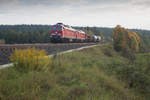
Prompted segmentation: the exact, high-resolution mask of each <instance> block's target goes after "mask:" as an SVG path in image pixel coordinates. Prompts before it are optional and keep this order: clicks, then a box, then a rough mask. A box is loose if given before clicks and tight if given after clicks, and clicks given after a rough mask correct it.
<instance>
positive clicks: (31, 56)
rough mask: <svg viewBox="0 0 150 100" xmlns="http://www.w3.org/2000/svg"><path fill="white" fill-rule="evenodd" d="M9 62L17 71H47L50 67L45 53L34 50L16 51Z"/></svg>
mask: <svg viewBox="0 0 150 100" xmlns="http://www.w3.org/2000/svg"><path fill="white" fill-rule="evenodd" d="M10 60H11V61H12V62H13V63H14V66H15V67H16V68H17V69H18V70H19V71H32V70H37V71H39V70H48V69H49V65H50V59H49V57H48V56H46V52H45V51H44V50H36V49H35V48H28V49H25V50H18V49H16V50H15V51H14V53H13V54H12V55H11V56H10Z"/></svg>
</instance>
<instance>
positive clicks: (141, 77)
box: [0, 45, 150, 100]
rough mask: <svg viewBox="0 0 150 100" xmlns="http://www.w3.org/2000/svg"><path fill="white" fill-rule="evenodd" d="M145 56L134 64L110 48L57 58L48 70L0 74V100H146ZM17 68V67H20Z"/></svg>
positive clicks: (9, 71)
mask: <svg viewBox="0 0 150 100" xmlns="http://www.w3.org/2000/svg"><path fill="white" fill-rule="evenodd" d="M149 56H150V54H149V53H138V54H136V55H135V57H136V59H135V61H134V62H132V63H131V61H130V60H129V59H128V58H125V57H123V56H122V55H121V54H120V53H118V52H115V51H114V50H113V47H112V45H103V46H96V47H92V48H84V49H81V50H79V51H73V52H68V53H64V54H57V55H55V56H54V57H53V58H51V59H50V62H51V63H50V65H49V69H48V70H45V71H44V70H38V71H33V70H32V71H30V70H29V71H28V72H20V71H18V70H16V68H15V67H10V68H5V69H2V70H0V76H1V77H0V99H2V100H3V99H5V100H12V99H14V100H17V99H19V100H20V99H27V100H38V99H39V100H41V99H44V100H45V99H47V100H49V99H54V100H149V98H150V95H149V89H150V87H149V86H150V81H149V78H150V76H149V73H148V72H147V71H148V69H146V67H144V66H148V61H149ZM20 67H21V66H20Z"/></svg>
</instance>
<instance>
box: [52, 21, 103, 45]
mask: <svg viewBox="0 0 150 100" xmlns="http://www.w3.org/2000/svg"><path fill="white" fill-rule="evenodd" d="M50 39H51V42H54V43H56V42H58V43H59V42H65V43H68V42H99V41H100V40H101V37H100V36H96V35H89V34H86V33H85V32H84V31H82V30H77V29H73V28H72V27H70V26H67V25H64V24H63V23H57V24H55V25H53V26H52V29H51V32H50Z"/></svg>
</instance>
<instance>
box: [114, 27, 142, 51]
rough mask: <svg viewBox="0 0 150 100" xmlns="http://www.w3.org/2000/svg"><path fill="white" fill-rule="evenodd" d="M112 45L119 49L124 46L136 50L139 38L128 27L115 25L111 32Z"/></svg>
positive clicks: (137, 49)
mask: <svg viewBox="0 0 150 100" xmlns="http://www.w3.org/2000/svg"><path fill="white" fill-rule="evenodd" d="M113 40H114V47H115V49H116V50H118V51H120V50H122V49H124V48H126V47H129V48H130V49H132V50H134V51H136V52H138V51H139V45H140V42H141V38H140V37H139V36H138V35H137V34H136V32H131V31H130V30H128V29H125V28H123V27H121V26H120V25H117V26H116V28H115V29H114V32H113Z"/></svg>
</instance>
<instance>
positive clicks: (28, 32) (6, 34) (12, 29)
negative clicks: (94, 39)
mask: <svg viewBox="0 0 150 100" xmlns="http://www.w3.org/2000/svg"><path fill="white" fill-rule="evenodd" d="M73 28H76V29H80V30H83V31H85V32H86V33H88V34H95V35H100V36H101V37H103V39H104V40H105V41H112V34H113V28H106V27H77V26H76V27H73ZM50 30H51V25H0V42H1V43H4V41H5V43H6V44H14V43H48V42H50V38H49V34H50ZM130 31H132V32H136V33H137V34H138V35H139V36H140V37H141V38H142V40H143V42H144V44H146V46H149V47H150V42H149V41H150V31H148V30H137V29H132V30H130Z"/></svg>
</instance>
